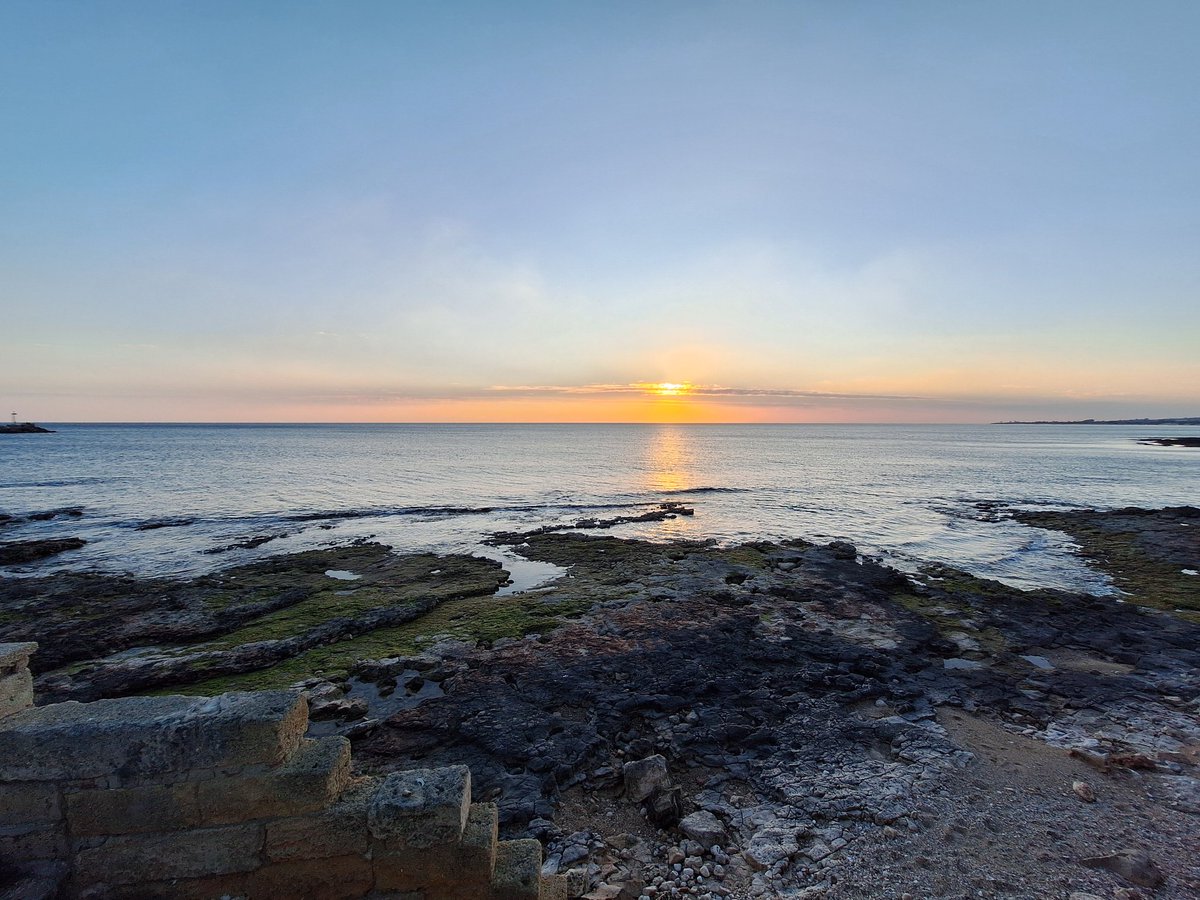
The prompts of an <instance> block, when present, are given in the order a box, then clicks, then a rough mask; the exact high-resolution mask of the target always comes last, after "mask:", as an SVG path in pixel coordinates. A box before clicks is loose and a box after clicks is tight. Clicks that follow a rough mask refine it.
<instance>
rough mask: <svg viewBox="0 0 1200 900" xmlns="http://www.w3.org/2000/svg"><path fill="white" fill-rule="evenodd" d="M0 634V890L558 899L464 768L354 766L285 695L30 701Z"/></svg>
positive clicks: (202, 896) (95, 896)
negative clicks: (375, 771) (474, 791)
mask: <svg viewBox="0 0 1200 900" xmlns="http://www.w3.org/2000/svg"><path fill="white" fill-rule="evenodd" d="M36 647H37V645H36V644H0V892H4V893H2V894H0V896H2V897H4V898H8V897H11V898H14V900H15V898H18V897H19V898H22V900H32V898H39V897H43V898H51V897H62V898H73V897H79V898H89V900H102V898H152V897H173V898H184V900H187V898H196V900H210V898H211V900H216V898H222V897H230V898H235V897H246V898H252V900H257V898H272V900H273V898H281V900H282V898H289V900H290V898H297V897H305V898H312V900H326V898H330V900H332V898H339V900H340V898H362V897H368V898H380V900H385V898H386V900H442V898H445V900H563V898H566V896H567V886H566V881H565V879H564V878H562V877H559V876H554V877H545V876H542V875H541V874H540V870H541V862H542V851H541V846H540V845H539V844H538V842H537V841H499V840H497V814H496V807H495V806H494V805H492V804H488V803H472V802H471V775H470V772H469V770H468V769H467V768H466V767H465V766H453V767H448V768H440V769H420V770H411V771H406V772H399V773H394V774H391V775H388V776H386V777H384V778H370V777H360V778H355V777H352V775H351V769H350V745H349V742H348V741H346V739H345V738H341V737H329V738H321V739H319V740H309V739H306V738H305V736H304V735H305V731H306V729H307V726H308V707H307V704H306V701H305V700H304V699H303V697H301V696H300V695H298V694H296V693H293V692H289V691H260V692H253V693H230V694H223V695H221V696H219V697H212V698H203V697H127V698H122V699H119V700H99V701H96V702H93V703H74V702H72V703H57V704H52V705H49V706H41V707H35V706H33V690H32V682H31V680H30V677H29V668H28V661H29V656H30V654H31V653H32V652H33V651H34V650H35V649H36Z"/></svg>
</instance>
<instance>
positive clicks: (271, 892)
mask: <svg viewBox="0 0 1200 900" xmlns="http://www.w3.org/2000/svg"><path fill="white" fill-rule="evenodd" d="M373 882H374V874H373V873H372V870H371V861H370V860H368V859H366V858H365V857H362V856H358V855H349V856H336V857H331V858H326V859H294V860H288V861H286V862H277V863H272V864H271V865H268V866H264V867H263V868H261V869H258V870H257V871H255V872H252V873H251V874H250V875H249V876H248V877H247V878H246V886H245V893H246V894H247V896H249V897H251V898H252V900H296V898H298V897H319V898H320V900H358V898H361V897H363V896H364V895H365V894H366V893H367V892H368V891H370V890H371V885H372V884H373ZM172 896H174V895H172ZM218 896H219V895H218Z"/></svg>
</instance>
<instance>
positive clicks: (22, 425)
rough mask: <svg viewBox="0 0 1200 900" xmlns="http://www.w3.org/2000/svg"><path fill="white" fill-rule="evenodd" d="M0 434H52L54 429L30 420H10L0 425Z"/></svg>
mask: <svg viewBox="0 0 1200 900" xmlns="http://www.w3.org/2000/svg"><path fill="white" fill-rule="evenodd" d="M0 434H54V430H53V429H51V428H43V427H42V426H41V425H34V424H33V423H32V422H10V423H8V424H5V425H0Z"/></svg>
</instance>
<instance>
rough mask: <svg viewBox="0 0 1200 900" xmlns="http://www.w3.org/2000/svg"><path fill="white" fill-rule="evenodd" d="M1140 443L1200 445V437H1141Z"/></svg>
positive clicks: (1168, 445) (1164, 445) (1182, 445)
mask: <svg viewBox="0 0 1200 900" xmlns="http://www.w3.org/2000/svg"><path fill="white" fill-rule="evenodd" d="M1138 443H1139V444H1157V445H1158V446H1160V447H1200V437H1163V438H1139V439H1138Z"/></svg>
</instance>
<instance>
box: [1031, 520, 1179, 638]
mask: <svg viewBox="0 0 1200 900" xmlns="http://www.w3.org/2000/svg"><path fill="white" fill-rule="evenodd" d="M1013 517H1014V518H1015V519H1016V520H1017V521H1019V522H1023V523H1024V524H1026V525H1033V526H1035V527H1037V528H1046V529H1051V530H1054V531H1061V532H1063V533H1065V534H1067V535H1069V536H1070V537H1071V538H1073V539H1074V540H1075V541H1076V542H1077V543H1078V544H1079V552H1080V553H1081V554H1082V555H1083V556H1084V557H1086V558H1087V559H1089V560H1091V561H1092V562H1094V563H1095V564H1096V565H1097V566H1098V567H1099V568H1101V569H1103V570H1104V571H1105V572H1107V573H1108V574H1109V575H1110V576H1111V577H1112V579H1113V582H1114V583H1115V584H1116V586H1117V587H1118V588H1120V589H1121V590H1122V591H1123V592H1124V593H1125V594H1126V595H1127V597H1126V599H1128V600H1129V601H1130V602H1132V603H1137V604H1139V605H1141V606H1151V607H1154V608H1156V609H1166V610H1172V611H1174V612H1175V613H1177V614H1179V615H1182V616H1184V617H1186V618H1190V619H1192V620H1193V621H1200V576H1195V575H1188V574H1187V573H1186V572H1185V570H1188V569H1190V570H1193V571H1194V570H1195V569H1196V567H1197V564H1200V509H1197V508H1196V507H1194V506H1174V507H1166V508H1165V509H1138V508H1127V509H1115V510H1107V511H1099V510H1091V509H1077V510H1067V511H1043V510H1038V511H1026V510H1015V511H1013Z"/></svg>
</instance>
